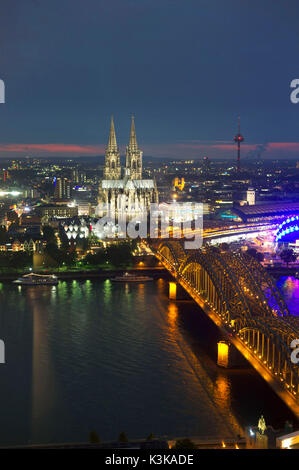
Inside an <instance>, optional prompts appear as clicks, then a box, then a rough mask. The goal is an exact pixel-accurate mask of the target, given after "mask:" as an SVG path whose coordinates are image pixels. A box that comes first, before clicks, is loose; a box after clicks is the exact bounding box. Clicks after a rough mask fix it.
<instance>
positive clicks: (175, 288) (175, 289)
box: [169, 281, 189, 300]
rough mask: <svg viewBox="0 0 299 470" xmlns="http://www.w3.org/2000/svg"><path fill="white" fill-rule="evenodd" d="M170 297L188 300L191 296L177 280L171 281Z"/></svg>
mask: <svg viewBox="0 0 299 470" xmlns="http://www.w3.org/2000/svg"><path fill="white" fill-rule="evenodd" d="M169 298H170V299H171V300H186V299H188V298H189V296H188V294H187V292H186V291H185V289H184V288H183V287H182V286H181V285H180V284H179V283H178V282H175V281H170V282H169Z"/></svg>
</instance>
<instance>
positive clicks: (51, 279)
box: [13, 273, 58, 286]
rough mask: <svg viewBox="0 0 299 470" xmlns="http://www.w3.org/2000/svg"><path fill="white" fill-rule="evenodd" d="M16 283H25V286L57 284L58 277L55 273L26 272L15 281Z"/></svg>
mask: <svg viewBox="0 0 299 470" xmlns="http://www.w3.org/2000/svg"><path fill="white" fill-rule="evenodd" d="M13 282H14V283H15V284H20V285H25V286H47V285H57V284H58V278H57V276H55V275H54V274H35V273H29V274H25V275H24V276H22V277H19V279H16V280H15V281H13Z"/></svg>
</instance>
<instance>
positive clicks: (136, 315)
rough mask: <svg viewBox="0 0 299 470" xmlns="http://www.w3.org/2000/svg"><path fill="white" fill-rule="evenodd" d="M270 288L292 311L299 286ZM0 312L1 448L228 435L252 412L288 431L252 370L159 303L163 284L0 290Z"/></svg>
mask: <svg viewBox="0 0 299 470" xmlns="http://www.w3.org/2000/svg"><path fill="white" fill-rule="evenodd" d="M278 284H279V287H280V288H281V289H282V290H283V292H284V295H285V298H286V300H287V302H288V304H289V307H290V309H291V311H292V312H293V313H296V314H299V310H298V304H299V302H298V297H299V281H298V280H295V279H293V278H288V279H285V278H282V279H280V280H279V282H278ZM0 305H1V313H0V338H1V339H3V340H4V342H5V348H6V364H1V365H0V377H1V388H0V407H1V413H0V417H1V418H0V419H1V426H0V444H19V443H20V444H21V443H22V444H26V443H47V442H84V441H87V440H88V435H89V432H90V431H91V430H96V431H97V433H98V434H99V436H100V438H101V439H102V440H109V439H116V438H117V436H118V435H119V433H120V432H121V431H124V432H126V434H127V435H128V437H129V438H143V437H146V436H147V435H148V434H150V433H154V434H155V435H157V436H166V435H167V436H169V437H175V436H202V437H210V436H211V437H219V438H228V437H234V436H236V435H237V434H238V433H239V432H240V428H242V427H244V426H247V425H250V424H256V423H257V420H258V418H259V416H260V415H261V414H264V416H265V419H266V422H267V423H269V424H272V425H273V426H274V427H280V426H283V424H284V422H285V420H286V419H289V420H291V421H293V423H296V420H295V418H294V416H293V415H292V413H291V412H290V411H289V410H288V409H287V407H286V406H285V405H284V404H283V403H282V401H281V400H280V399H279V398H278V397H276V395H275V394H274V392H272V390H271V389H270V388H269V386H268V385H267V384H266V383H265V382H264V381H263V380H262V379H261V378H260V377H259V376H258V374H257V373H256V372H255V371H254V370H253V369H252V368H251V367H250V366H248V367H245V368H243V369H235V370H224V369H220V368H219V367H217V365H216V362H215V359H216V353H217V340H218V339H219V333H218V330H217V329H216V327H215V326H214V325H213V324H212V323H211V322H210V320H209V319H207V318H206V317H205V315H204V314H203V312H202V311H201V310H200V309H199V307H197V306H196V305H195V303H194V302H192V301H181V302H176V303H175V302H173V301H170V300H168V297H167V282H166V281H165V280H162V279H160V280H157V281H154V282H149V283H147V284H136V285H124V284H116V283H111V282H110V281H109V280H106V281H98V280H93V281H90V280H84V281H68V282H66V281H60V282H59V285H58V286H57V287H56V286H55V287H52V286H45V287H24V286H23V287H18V286H16V285H14V284H9V283H3V284H0ZM297 425H298V423H297ZM297 425H296V427H297Z"/></svg>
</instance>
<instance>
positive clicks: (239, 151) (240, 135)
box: [234, 116, 244, 171]
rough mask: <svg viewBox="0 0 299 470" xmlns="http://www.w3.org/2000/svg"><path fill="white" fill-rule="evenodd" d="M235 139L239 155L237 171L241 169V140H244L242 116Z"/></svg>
mask: <svg viewBox="0 0 299 470" xmlns="http://www.w3.org/2000/svg"><path fill="white" fill-rule="evenodd" d="M234 141H235V142H236V143H237V145H238V157H237V171H240V153H241V142H243V141H244V137H243V136H242V134H241V132H240V116H239V117H238V134H237V135H236V136H235V138H234Z"/></svg>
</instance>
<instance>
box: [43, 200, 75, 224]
mask: <svg viewBox="0 0 299 470" xmlns="http://www.w3.org/2000/svg"><path fill="white" fill-rule="evenodd" d="M38 210H39V213H40V215H41V219H42V223H47V222H48V221H49V220H50V219H66V218H69V217H74V216H76V215H78V207H76V206H74V207H70V206H67V205H54V204H53V205H52V204H48V205H45V206H40V207H39V209H38Z"/></svg>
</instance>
